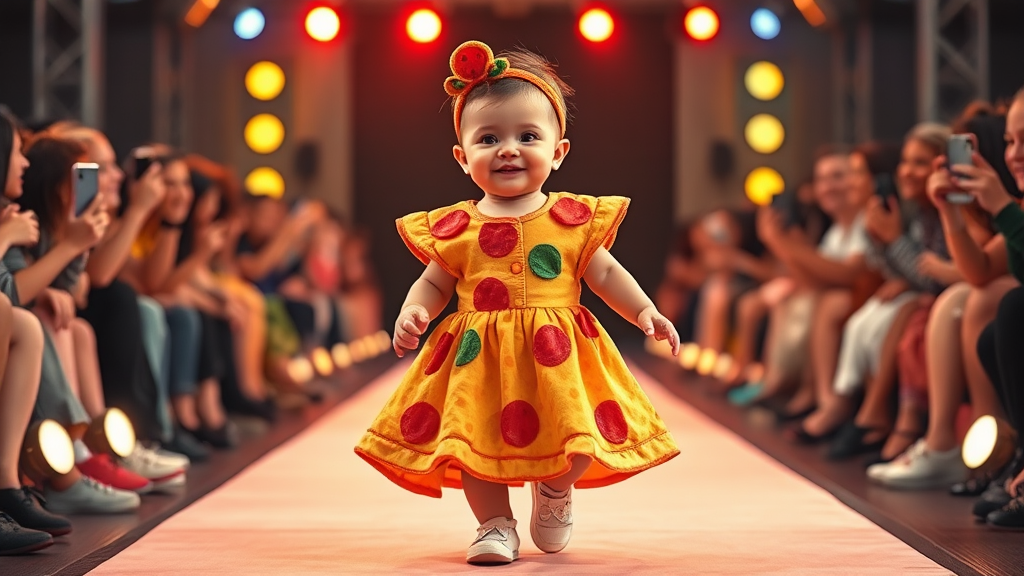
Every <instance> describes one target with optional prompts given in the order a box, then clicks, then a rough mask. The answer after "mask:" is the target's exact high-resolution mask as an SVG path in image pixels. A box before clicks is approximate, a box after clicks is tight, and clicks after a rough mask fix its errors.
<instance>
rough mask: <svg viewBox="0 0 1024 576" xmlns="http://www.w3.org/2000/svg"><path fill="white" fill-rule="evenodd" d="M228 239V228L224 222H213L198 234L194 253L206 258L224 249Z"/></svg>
mask: <svg viewBox="0 0 1024 576" xmlns="http://www.w3.org/2000/svg"><path fill="white" fill-rule="evenodd" d="M227 238H228V226H227V224H226V223H224V222H214V223H213V224H210V225H209V226H207V227H206V228H205V229H204V230H202V231H200V232H199V235H198V238H197V239H196V251H197V252H199V253H200V254H202V255H203V256H206V257H212V256H213V255H214V254H216V253H218V252H220V251H221V250H223V249H224V243H225V242H227Z"/></svg>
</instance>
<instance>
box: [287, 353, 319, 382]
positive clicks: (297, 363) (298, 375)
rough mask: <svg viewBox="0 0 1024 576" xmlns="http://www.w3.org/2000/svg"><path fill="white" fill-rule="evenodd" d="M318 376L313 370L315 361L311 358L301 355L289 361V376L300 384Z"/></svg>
mask: <svg viewBox="0 0 1024 576" xmlns="http://www.w3.org/2000/svg"><path fill="white" fill-rule="evenodd" d="M314 376H316V372H314V370H313V363H312V362H310V361H309V358H305V357H302V356H299V357H298V358H292V359H291V361H290V362H288V377H289V378H291V379H292V380H294V381H295V382H297V383H299V384H305V383H306V382H309V381H310V380H312V379H313V377H314Z"/></svg>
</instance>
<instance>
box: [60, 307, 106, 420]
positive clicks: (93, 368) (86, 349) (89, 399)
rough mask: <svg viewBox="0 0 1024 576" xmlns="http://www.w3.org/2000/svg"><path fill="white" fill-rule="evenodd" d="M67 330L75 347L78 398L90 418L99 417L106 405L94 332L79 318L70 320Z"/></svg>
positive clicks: (104, 410)
mask: <svg viewBox="0 0 1024 576" xmlns="http://www.w3.org/2000/svg"><path fill="white" fill-rule="evenodd" d="M69 332H71V337H72V341H73V343H74V347H75V362H76V363H77V365H76V372H78V398H79V399H80V400H81V401H82V406H84V407H85V411H86V412H88V413H89V416H90V417H91V418H99V417H100V416H102V415H103V413H104V412H106V411H107V405H106V403H105V401H104V399H103V381H102V380H101V378H100V365H99V360H97V359H96V333H95V332H93V330H92V326H89V323H88V322H86V321H85V320H82V319H81V318H75V319H74V320H73V321H72V322H71V329H70V330H69Z"/></svg>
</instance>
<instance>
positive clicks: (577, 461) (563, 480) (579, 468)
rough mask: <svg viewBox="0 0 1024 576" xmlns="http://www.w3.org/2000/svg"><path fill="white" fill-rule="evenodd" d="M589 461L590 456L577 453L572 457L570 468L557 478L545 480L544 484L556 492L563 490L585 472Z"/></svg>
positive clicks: (588, 466)
mask: <svg viewBox="0 0 1024 576" xmlns="http://www.w3.org/2000/svg"><path fill="white" fill-rule="evenodd" d="M590 462H591V459H590V456H584V455H582V454H577V455H575V456H573V457H572V468H570V469H569V471H568V472H566V473H565V474H562V475H561V476H558V477H557V478H552V479H551V480H545V481H544V484H545V485H546V486H547V487H549V488H552V489H554V490H556V491H558V492H564V491H565V490H568V489H569V488H570V487H571V486H572V485H573V484H575V483H576V481H577V480H579V479H580V478H582V477H583V475H584V474H586V473H587V469H588V468H590Z"/></svg>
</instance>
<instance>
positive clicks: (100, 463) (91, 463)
mask: <svg viewBox="0 0 1024 576" xmlns="http://www.w3.org/2000/svg"><path fill="white" fill-rule="evenodd" d="M77 466H78V470H79V471H81V472H82V474H85V475H86V476H88V477H89V478H92V479H93V480H95V481H97V482H99V483H100V484H106V485H107V486H110V487H112V488H117V489H118V490H129V491H131V492H135V493H137V494H145V493H146V492H149V491H150V490H152V489H153V483H152V482H150V481H149V480H146V479H145V478H143V477H142V476H139V475H138V474H136V473H134V472H131V471H128V470H125V469H124V468H122V467H120V466H118V465H117V463H116V462H114V459H113V458H111V457H110V456H109V455H107V454H96V455H94V456H93V457H92V458H89V459H88V460H86V461H85V462H82V463H81V464H78V465H77Z"/></svg>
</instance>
